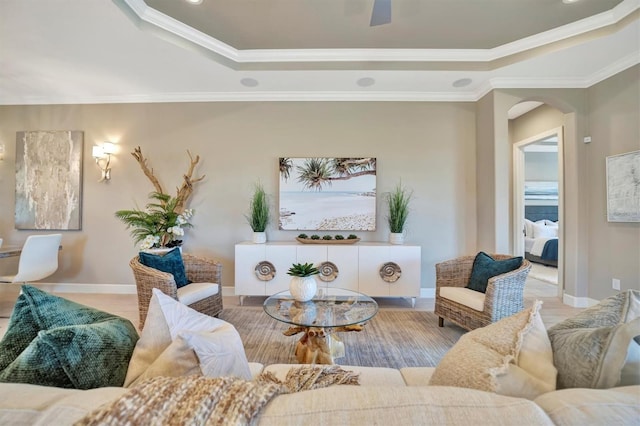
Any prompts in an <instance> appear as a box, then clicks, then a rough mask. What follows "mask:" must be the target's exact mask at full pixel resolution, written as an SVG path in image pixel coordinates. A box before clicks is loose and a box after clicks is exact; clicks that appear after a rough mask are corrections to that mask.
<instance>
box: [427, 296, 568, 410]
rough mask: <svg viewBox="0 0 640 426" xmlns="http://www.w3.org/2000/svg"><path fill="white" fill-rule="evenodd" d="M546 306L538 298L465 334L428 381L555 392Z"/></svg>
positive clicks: (522, 392) (530, 393) (529, 394)
mask: <svg viewBox="0 0 640 426" xmlns="http://www.w3.org/2000/svg"><path fill="white" fill-rule="evenodd" d="M541 305H542V302H540V301H536V303H535V304H534V306H533V307H531V308H529V309H525V310H524V311H522V312H519V313H517V314H515V315H512V316H510V317H507V318H503V319H502V320H500V321H498V322H496V323H493V324H490V325H488V326H486V327H482V328H478V329H476V330H473V331H471V332H469V333H467V334H465V335H463V336H462V337H461V338H460V340H459V341H458V343H456V344H455V345H454V346H453V347H452V348H451V349H450V350H449V352H447V354H446V355H445V356H444V358H443V359H442V361H440V363H439V364H438V366H437V367H436V370H435V371H434V373H433V376H431V380H430V382H429V384H430V385H436V386H457V387H464V388H472V389H479V390H483V391H487V392H494V393H497V394H500V395H506V396H514V397H519V398H527V399H534V398H536V397H537V396H539V395H541V394H544V393H546V392H550V391H553V390H555V388H556V375H557V371H556V368H555V367H554V365H553V354H552V352H551V343H550V341H549V338H548V337H547V332H546V329H545V326H544V324H543V322H542V318H541V317H540V313H539V310H540V306H541Z"/></svg>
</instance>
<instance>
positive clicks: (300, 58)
mask: <svg viewBox="0 0 640 426" xmlns="http://www.w3.org/2000/svg"><path fill="white" fill-rule="evenodd" d="M371 2H372V0H234V1H231V0H224V1H223V0H203V3H202V4H201V5H198V6H195V5H190V4H187V3H186V2H185V1H184V0H147V3H145V2H144V1H142V0H113V1H109V0H55V1H54V0H48V1H42V0H0V104H2V105H20V104H58V103H116V102H182V101H242V100H247V101H249V100H258V101H261V100H264V101H288V100H317V101H352V100H353V101H368V100H370V101H475V100H477V99H479V98H480V97H481V96H483V95H484V94H486V93H487V92H488V91H489V90H491V89H494V88H522V87H526V88H541V87H550V88H557V87H569V88H584V87H589V86H591V85H593V84H595V83H597V82H599V81H601V80H603V79H605V78H608V77H609V76H611V75H613V74H616V73H618V72H620V71H622V70H624V69H626V68H628V67H630V66H633V65H635V64H637V63H640V18H639V16H640V0H622V1H621V0H581V1H580V2H578V3H574V4H564V3H563V2H562V0H393V18H392V23H391V24H388V25H382V26H378V27H369V17H370V13H371V10H370V7H371V6H370V4H371ZM150 6H154V8H151V7H150ZM161 10H162V11H164V12H166V13H167V14H171V15H173V16H174V17H175V18H179V19H180V20H181V21H180V20H177V19H174V18H172V17H170V16H169V15H167V14H165V13H162V12H160V11H161ZM182 21H184V22H182ZM186 22H188V23H189V24H190V25H187V24H186ZM247 79H249V80H247ZM363 79H364V80H363ZM460 79H470V80H471V81H470V83H469V84H468V85H466V86H462V87H455V86H454V82H456V81H458V80H460ZM242 81H245V82H247V81H248V82H249V83H252V82H253V83H254V85H253V86H251V85H248V86H247V85H244V84H242ZM358 82H360V84H359V83H358ZM366 83H372V84H366Z"/></svg>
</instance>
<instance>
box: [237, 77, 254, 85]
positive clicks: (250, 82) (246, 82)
mask: <svg viewBox="0 0 640 426" xmlns="http://www.w3.org/2000/svg"><path fill="white" fill-rule="evenodd" d="M240 84H242V85H243V86H246V87H256V86H257V85H258V84H259V83H258V80H256V79H255V78H251V77H246V78H243V79H242V80H240Z"/></svg>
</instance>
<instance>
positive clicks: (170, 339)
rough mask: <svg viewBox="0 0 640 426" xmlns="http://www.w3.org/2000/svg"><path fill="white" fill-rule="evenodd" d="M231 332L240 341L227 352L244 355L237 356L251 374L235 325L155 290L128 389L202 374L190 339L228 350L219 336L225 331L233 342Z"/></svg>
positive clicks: (137, 347)
mask: <svg viewBox="0 0 640 426" xmlns="http://www.w3.org/2000/svg"><path fill="white" fill-rule="evenodd" d="M231 329H232V330H233V333H235V336H236V337H235V338H234V339H231V340H230V341H229V346H228V347H227V348H226V349H225V350H229V351H233V352H234V353H236V354H239V352H240V351H241V356H240V355H237V356H238V357H239V359H240V361H239V362H241V363H242V362H243V363H244V364H246V370H247V371H248V370H249V365H248V363H247V358H246V355H245V354H244V348H243V346H242V341H241V340H240V336H239V335H238V334H237V331H236V330H235V328H234V327H233V325H231V324H229V323H228V322H226V321H223V320H221V319H218V318H213V317H210V316H208V315H205V314H202V313H200V312H198V311H196V310H194V309H191V308H189V307H188V306H186V305H183V304H182V303H180V302H178V301H177V300H174V299H173V298H171V297H169V296H167V295H166V294H164V293H162V292H161V291H160V290H158V289H155V288H154V289H153V295H152V297H151V301H150V302H149V312H148V313H147V319H146V321H145V326H144V328H143V330H142V334H141V336H140V340H138V343H137V344H136V347H135V349H134V350H133V355H132V357H131V362H130V363H129V369H128V370H127V377H126V379H125V383H124V386H125V387H128V386H131V385H133V384H135V383H136V382H138V381H140V380H143V379H147V378H151V377H156V376H172V377H175V376H182V375H191V374H200V373H201V370H202V366H201V365H200V364H201V363H200V361H199V359H198V358H199V357H197V356H196V355H197V353H198V351H195V349H194V347H193V346H192V345H191V342H190V336H191V335H192V334H194V333H200V334H201V336H202V338H203V339H211V340H212V341H213V342H214V343H215V344H218V345H222V346H224V345H223V343H224V341H223V340H221V338H219V337H218V336H216V334H217V333H218V331H219V330H221V331H222V335H223V336H224V337H226V338H229V336H230V335H231V334H232V332H231V331H230V330H231ZM238 343H239V346H238ZM200 346H203V345H202V344H201V345H200ZM210 362H211V361H210ZM237 371H241V370H240V369H238V370H237ZM242 371H243V370H242ZM226 374H236V370H234V371H229V372H226V373H224V374H221V375H226ZM236 375H237V374H236ZM249 378H251V375H250V374H249Z"/></svg>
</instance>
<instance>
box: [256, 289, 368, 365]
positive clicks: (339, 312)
mask: <svg viewBox="0 0 640 426" xmlns="http://www.w3.org/2000/svg"><path fill="white" fill-rule="evenodd" d="M263 307H264V311H265V312H266V313H267V315H269V316H270V317H272V318H274V319H276V320H278V321H282V322H284V323H287V324H290V325H291V327H289V329H287V330H285V331H284V334H285V335H286V336H293V335H296V334H298V333H303V335H302V337H301V338H300V340H299V341H298V343H297V345H296V351H295V354H296V358H297V360H298V362H299V363H301V364H334V360H335V359H336V358H341V357H343V356H344V354H345V352H344V343H342V341H341V340H340V339H339V338H338V336H337V335H336V334H335V333H336V332H346V331H362V329H363V327H364V325H365V323H366V322H367V321H369V320H370V319H371V318H373V317H374V316H375V315H376V313H377V312H378V304H377V303H376V301H375V300H373V299H372V298H371V297H369V296H367V295H365V294H362V293H358V292H356V291H351V290H346V289H341V288H319V289H318V291H317V293H316V295H315V296H314V297H313V299H312V300H310V301H308V302H297V301H295V300H294V299H293V296H291V293H289V291H282V292H280V293H276V294H274V295H272V296H270V297H269V298H267V300H265V302H264V305H263Z"/></svg>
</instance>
